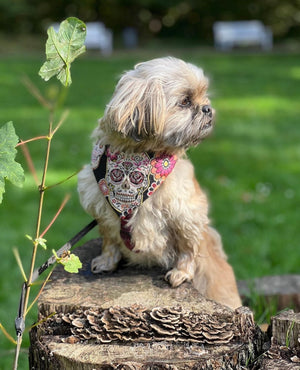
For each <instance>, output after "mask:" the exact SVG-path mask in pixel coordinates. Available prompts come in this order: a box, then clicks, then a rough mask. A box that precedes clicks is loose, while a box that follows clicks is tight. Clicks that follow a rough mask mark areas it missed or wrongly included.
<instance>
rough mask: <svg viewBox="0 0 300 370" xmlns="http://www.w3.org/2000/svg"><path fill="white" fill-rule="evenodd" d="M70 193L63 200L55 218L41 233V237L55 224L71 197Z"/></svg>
mask: <svg viewBox="0 0 300 370" xmlns="http://www.w3.org/2000/svg"><path fill="white" fill-rule="evenodd" d="M70 197H71V196H70V194H67V195H66V196H65V198H64V200H63V202H62V204H61V205H60V207H59V209H58V211H57V212H56V214H55V215H54V217H53V219H52V220H51V222H50V223H49V225H48V226H47V227H46V229H45V230H44V231H43V232H42V233H41V235H40V236H39V238H42V237H43V236H44V235H45V234H46V232H47V231H48V230H49V229H50V227H51V226H52V225H53V224H54V222H55V220H56V219H57V217H58V216H59V214H60V213H61V211H62V210H63V208H64V206H65V205H66V203H67V202H68V200H69V199H70Z"/></svg>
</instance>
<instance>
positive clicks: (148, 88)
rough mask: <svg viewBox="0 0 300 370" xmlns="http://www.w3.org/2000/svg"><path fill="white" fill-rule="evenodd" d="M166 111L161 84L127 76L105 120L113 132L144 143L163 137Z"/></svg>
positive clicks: (118, 86) (119, 86)
mask: <svg viewBox="0 0 300 370" xmlns="http://www.w3.org/2000/svg"><path fill="white" fill-rule="evenodd" d="M165 111H166V101H165V95H164V92H163V88H162V85H161V83H160V81H158V80H155V79H151V78H150V79H148V80H145V79H142V78H137V77H135V76H132V75H131V74H130V73H127V74H125V75H124V76H123V77H122V78H121V80H120V81H119V83H118V85H117V87H116V90H115V93H114V95H113V97H112V100H111V102H110V103H109V105H108V106H107V109H106V111H105V115H104V117H103V118H104V119H105V121H106V123H107V124H109V126H110V128H111V129H112V130H114V131H117V132H120V133H121V134H123V135H124V136H127V137H128V136H130V137H132V138H133V139H134V140H135V141H141V140H143V139H145V138H147V137H151V136H156V135H159V134H160V133H161V131H162V129H163V122H164V115H165Z"/></svg>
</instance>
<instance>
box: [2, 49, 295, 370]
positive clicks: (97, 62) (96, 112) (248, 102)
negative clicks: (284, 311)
mask: <svg viewBox="0 0 300 370" xmlns="http://www.w3.org/2000/svg"><path fill="white" fill-rule="evenodd" d="M164 54H169V53H168V52H167V51H166V52H165V53H164ZM172 54H173V55H174V56H177V57H182V58H184V59H186V60H189V61H191V62H194V63H196V64H198V65H201V66H202V67H203V68H204V69H205V71H206V73H207V75H208V76H209V77H210V78H211V99H212V102H213V105H214V107H215V108H216V110H217V125H216V128H215V131H214V134H213V135H212V137H210V138H209V139H207V140H206V141H205V142H203V143H202V144H201V145H200V146H198V147H197V148H194V149H191V150H190V151H189V155H190V157H191V159H192V161H193V163H194V165H195V169H196V174H197V177H198V179H199V181H200V183H201V185H202V187H203V188H204V189H205V190H206V192H207V194H208V195H209V199H210V203H211V212H210V214H211V219H212V221H213V224H214V225H215V226H216V228H217V229H218V230H219V232H220V233H221V235H222V237H223V242H224V247H225V249H226V252H227V253H228V255H229V261H230V263H231V264H232V265H233V267H234V270H235V272H236V276H237V278H238V279H248V278H252V277H259V276H263V275H271V274H286V273H299V260H300V255H299V235H300V232H299V204H300V191H299V178H300V146H299V142H300V128H299V117H300V105H299V101H300V90H299V82H300V66H299V57H300V55H292V54H291V55H280V54H276V53H274V54H257V55H256V54H249V55H245V54H238V53H234V54H213V53H202V52H201V51H199V50H196V49H194V50H182V51H176V52H172ZM161 55H162V53H161V52H158V53H156V52H155V51H152V52H137V53H130V54H125V53H123V54H116V55H114V56H112V57H110V58H96V57H95V56H92V57H88V56H86V57H83V58H81V59H80V60H78V61H76V62H75V63H74V66H73V67H72V79H73V85H72V86H71V89H70V92H69V95H68V98H67V102H66V106H67V107H68V108H70V115H69V118H68V120H67V122H66V123H65V124H64V126H63V127H62V128H61V130H60V131H59V132H58V133H57V136H56V137H55V138H54V140H53V147H52V152H51V159H50V164H49V173H48V180H47V184H48V185H49V184H53V183H56V182H58V181H60V180H61V179H63V178H65V177H66V176H68V175H70V174H72V173H73V172H75V171H77V170H78V169H79V168H80V167H81V166H82V165H83V164H84V163H87V162H88V161H89V158H90V151H91V144H90V139H89V135H90V133H91V131H92V129H93V128H94V126H95V125H96V121H97V119H98V118H99V117H100V116H101V115H102V113H103V109H104V107H105V104H106V103H107V102H108V99H109V97H110V96H111V94H112V92H113V89H114V85H115V83H116V81H117V79H118V77H119V76H120V74H121V72H122V71H124V70H126V69H129V68H131V67H132V66H133V64H135V63H136V62H139V61H142V60H145V59H149V58H152V57H156V56H161ZM42 62H43V55H42V53H41V56H40V57H37V56H32V57H30V56H28V55H27V56H25V57H24V56H23V57H22V56H19V57H18V58H16V56H11V57H2V58H1V59H0V81H1V84H0V102H1V108H0V113H1V115H0V118H1V120H0V125H2V124H4V123H5V122H7V121H10V120H12V121H13V122H14V126H15V128H16V131H17V133H18V135H19V136H20V137H21V138H22V139H27V138H30V137H33V136H35V135H43V134H46V132H47V122H48V117H47V114H46V113H45V111H44V110H43V109H42V108H41V107H40V106H39V105H38V103H37V102H36V101H35V99H34V98H33V97H32V96H31V95H30V94H29V93H28V92H27V91H26V89H25V87H24V86H23V85H22V84H21V82H20V80H21V77H22V75H24V74H26V75H28V76H29V77H30V78H31V79H32V80H33V81H34V82H35V83H36V84H37V85H38V86H39V87H40V89H41V90H43V91H46V94H48V95H49V94H50V95H51V94H52V93H53V91H55V89H56V86H57V85H56V83H55V82H54V81H53V82H52V81H50V82H49V83H48V84H46V83H44V82H42V81H41V80H40V79H39V77H38V76H37V72H38V70H39V67H40V65H41V64H42ZM29 148H30V151H31V153H32V156H33V158H34V161H35V164H36V167H37V168H38V169H40V170H41V165H42V163H43V158H44V148H45V142H35V143H32V144H30V146H29ZM18 160H19V161H21V162H22V163H23V164H24V167H26V164H25V163H24V160H23V159H22V156H21V154H18ZM40 172H41V171H40ZM65 193H70V194H71V195H72V198H71V200H70V201H69V203H68V204H67V206H66V208H65V209H64V211H63V213H62V215H61V216H60V218H59V219H58V220H57V222H56V223H55V224H54V227H53V228H52V229H51V230H50V231H49V232H48V234H47V235H46V239H47V240H48V245H49V249H50V250H51V248H57V247H59V246H60V245H62V244H63V243H64V242H65V241H66V240H68V239H69V238H70V237H71V236H73V235H74V234H75V233H76V232H77V231H78V230H79V229H80V228H81V227H83V226H84V225H85V224H87V223H88V222H89V221H90V217H89V216H88V215H86V214H85V213H84V212H83V210H82V209H81V208H80V205H79V202H78V199H77V194H76V179H75V178H74V179H72V180H70V181H69V182H67V183H65V184H64V185H62V186H60V187H58V188H54V189H52V190H51V191H49V192H47V193H46V197H45V213H44V216H43V227H45V226H46V225H47V223H48V222H49V221H50V220H51V218H52V216H53V215H54V214H55V212H56V210H57V208H58V207H59V205H60V203H61V201H62V199H63V197H64V194H65ZM37 200H38V192H37V190H36V189H35V186H34V182H33V180H32V179H31V177H30V175H29V174H28V171H27V175H26V183H25V185H24V188H23V189H18V188H14V187H13V186H12V185H10V184H9V183H7V188H6V193H5V194H4V201H3V204H2V205H1V206H0V220H1V232H0V252H1V258H0V322H2V323H3V324H4V326H5V327H6V328H7V330H8V331H9V332H10V333H11V334H14V329H13V323H14V319H15V316H16V313H17V306H18V299H19V294H20V287H21V283H22V278H21V275H20V273H19V270H18V267H17V265H16V262H15V260H14V257H13V255H12V247H14V246H17V247H18V248H19V251H20V254H21V257H22V260H23V262H24V266H25V269H26V271H28V266H29V262H30V255H31V245H30V242H29V241H28V240H27V239H26V238H25V234H31V235H33V234H34V227H35V223H36V213H37ZM96 235H97V234H96V232H95V231H93V232H92V233H91V234H90V235H89V236H88V238H92V237H95V236H96ZM86 239H87V238H86ZM86 239H85V240H86ZM48 255H49V252H44V251H43V250H40V254H39V256H38V262H39V263H41V262H43V261H44V259H45V258H47V257H48ZM35 319H36V317H35V312H32V314H30V315H29V317H28V319H27V324H30V323H32V322H34V320H35ZM28 344H29V342H28V338H25V340H24V346H25V347H26V346H28ZM12 349H13V346H12V345H10V344H9V343H8V342H7V341H6V339H4V338H3V336H2V334H0V369H7V368H10V364H11V361H12V353H11V351H12ZM27 368H28V365H27V357H26V352H24V353H23V354H22V356H21V361H20V369H27Z"/></svg>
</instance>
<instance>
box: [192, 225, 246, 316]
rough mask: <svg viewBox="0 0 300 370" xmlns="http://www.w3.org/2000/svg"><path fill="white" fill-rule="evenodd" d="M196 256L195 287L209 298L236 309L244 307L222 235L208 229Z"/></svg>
mask: <svg viewBox="0 0 300 370" xmlns="http://www.w3.org/2000/svg"><path fill="white" fill-rule="evenodd" d="M200 251H201V252H200V253H199V254H198V255H197V256H196V260H195V262H196V266H195V267H196V268H195V275H194V279H193V283H194V287H195V288H196V289H197V290H198V291H199V292H200V293H202V294H204V295H205V296H206V297H207V298H209V299H213V300H215V301H217V302H219V303H221V304H224V305H226V306H229V307H231V308H232V309H235V308H237V307H240V306H241V305H242V303H241V299H240V296H239V293H238V289H237V284H236V280H235V276H234V272H233V269H232V267H231V266H230V265H229V264H228V263H227V261H226V260H227V256H226V254H225V253H224V251H223V247H222V241H221V237H220V235H219V234H218V233H217V231H216V230H214V229H213V228H211V227H208V229H207V231H206V233H205V234H204V239H203V240H201V248H200Z"/></svg>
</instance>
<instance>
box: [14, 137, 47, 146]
mask: <svg viewBox="0 0 300 370" xmlns="http://www.w3.org/2000/svg"><path fill="white" fill-rule="evenodd" d="M41 139H48V136H45V135H44V136H37V137H33V138H31V139H28V140H20V142H19V143H18V144H17V145H16V147H18V146H21V145H24V144H27V143H30V142H31V141H37V140H41Z"/></svg>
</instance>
